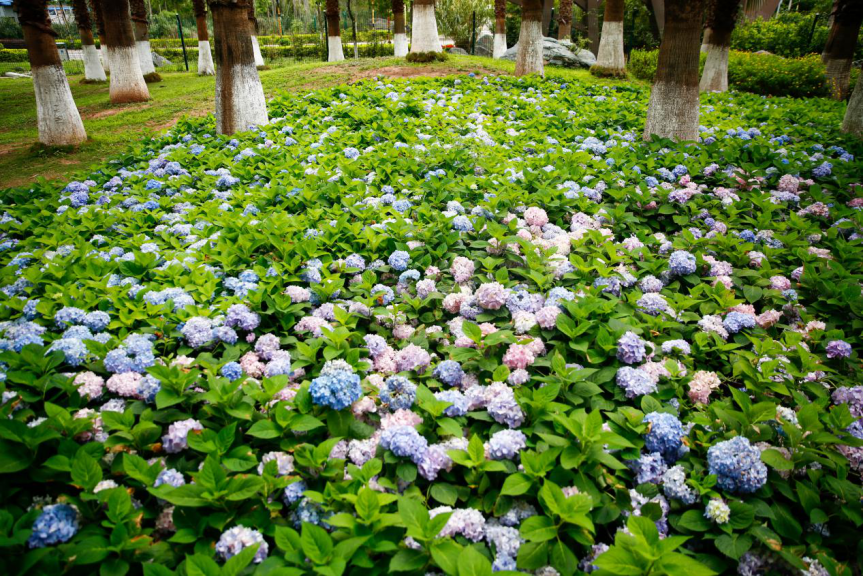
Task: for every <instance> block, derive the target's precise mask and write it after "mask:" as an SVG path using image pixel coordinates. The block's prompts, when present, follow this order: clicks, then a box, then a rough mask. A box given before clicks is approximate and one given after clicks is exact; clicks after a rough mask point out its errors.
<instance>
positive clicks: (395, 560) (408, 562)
mask: <svg viewBox="0 0 863 576" xmlns="http://www.w3.org/2000/svg"><path fill="white" fill-rule="evenodd" d="M427 562H428V556H426V554H425V553H424V552H422V551H420V550H406V549H402V550H399V551H398V552H396V555H395V556H393V557H392V558H391V559H390V572H414V571H417V570H419V569H421V568H422V567H423V566H425V565H426V563H427Z"/></svg>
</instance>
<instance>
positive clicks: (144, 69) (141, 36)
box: [108, 0, 162, 82]
mask: <svg viewBox="0 0 863 576" xmlns="http://www.w3.org/2000/svg"><path fill="white" fill-rule="evenodd" d="M108 1H109V2H110V1H111V0H108ZM130 5H131V9H132V25H133V26H134V28H135V47H136V48H137V50H138V59H139V60H140V61H141V74H143V75H144V80H145V81H146V82H161V81H162V77H161V76H159V74H158V73H157V72H156V67H155V66H154V65H153V53H152V52H151V51H150V25H149V22H147V5H146V4H144V0H130Z"/></svg>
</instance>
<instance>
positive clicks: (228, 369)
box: [220, 362, 243, 382]
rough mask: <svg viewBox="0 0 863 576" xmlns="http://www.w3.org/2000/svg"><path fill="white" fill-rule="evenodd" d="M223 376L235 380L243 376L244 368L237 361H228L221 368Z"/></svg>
mask: <svg viewBox="0 0 863 576" xmlns="http://www.w3.org/2000/svg"><path fill="white" fill-rule="evenodd" d="M220 373H221V375H222V376H224V377H225V378H227V379H228V380H230V381H231V382H233V381H234V380H238V379H239V378H242V377H243V369H242V368H241V367H240V364H239V363H237V362H228V363H227V364H225V365H224V366H222V369H221V370H220Z"/></svg>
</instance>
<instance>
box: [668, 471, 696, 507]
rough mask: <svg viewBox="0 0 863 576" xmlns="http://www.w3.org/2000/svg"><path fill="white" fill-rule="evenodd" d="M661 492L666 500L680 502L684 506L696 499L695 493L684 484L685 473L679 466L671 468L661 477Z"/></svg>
mask: <svg viewBox="0 0 863 576" xmlns="http://www.w3.org/2000/svg"><path fill="white" fill-rule="evenodd" d="M662 491H663V492H664V493H665V496H666V497H667V498H674V499H675V500H680V501H681V502H683V503H684V504H686V505H689V504H692V503H693V502H695V499H696V494H695V491H694V490H693V489H692V488H690V487H689V486H688V485H687V484H686V472H684V470H683V466H680V465H677V466H672V467H671V468H669V469H668V470H667V471H666V472H665V474H663V475H662Z"/></svg>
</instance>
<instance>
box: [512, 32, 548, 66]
mask: <svg viewBox="0 0 863 576" xmlns="http://www.w3.org/2000/svg"><path fill="white" fill-rule="evenodd" d="M525 74H539V75H540V76H543V75H545V68H544V66H543V61H542V22H541V21H539V20H524V19H522V21H521V30H520V31H519V33H518V52H517V53H516V56H515V75H516V76H524V75H525Z"/></svg>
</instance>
